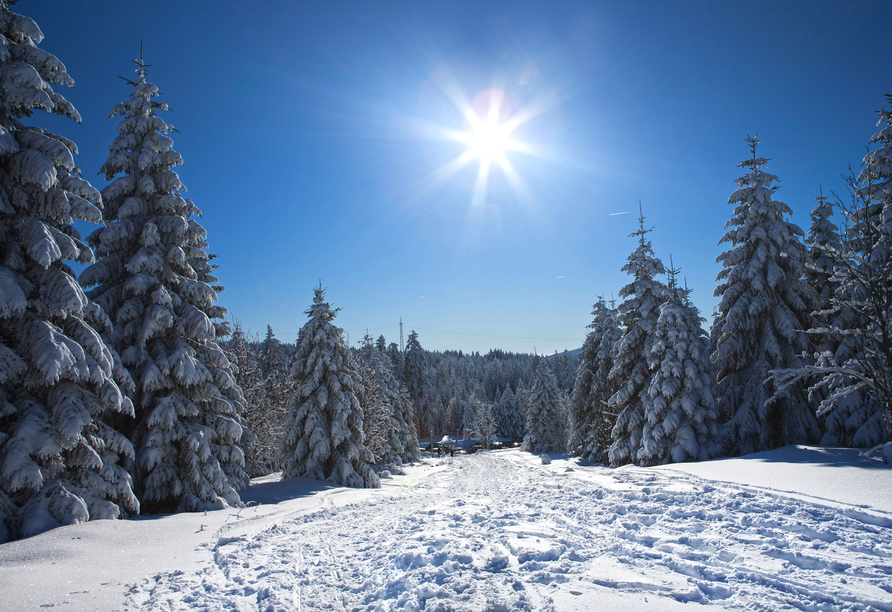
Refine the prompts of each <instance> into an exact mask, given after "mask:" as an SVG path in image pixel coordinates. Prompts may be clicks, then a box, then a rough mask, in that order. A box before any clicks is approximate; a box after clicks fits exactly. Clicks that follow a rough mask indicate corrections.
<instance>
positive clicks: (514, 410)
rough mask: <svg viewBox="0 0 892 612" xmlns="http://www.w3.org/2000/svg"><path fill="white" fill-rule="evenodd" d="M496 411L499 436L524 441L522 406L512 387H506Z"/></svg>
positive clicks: (495, 408)
mask: <svg viewBox="0 0 892 612" xmlns="http://www.w3.org/2000/svg"><path fill="white" fill-rule="evenodd" d="M494 411H495V415H496V428H497V432H498V436H499V437H500V438H507V439H508V440H522V439H523V434H524V431H523V414H521V411H520V406H519V405H518V403H517V399H516V398H515V397H514V392H513V391H511V387H505V390H504V391H502V395H501V396H500V397H499V401H498V404H496V406H495V407H494Z"/></svg>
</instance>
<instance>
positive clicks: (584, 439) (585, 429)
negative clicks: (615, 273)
mask: <svg viewBox="0 0 892 612" xmlns="http://www.w3.org/2000/svg"><path fill="white" fill-rule="evenodd" d="M592 314H593V315H595V318H594V320H593V321H592V324H591V325H589V326H588V327H589V329H591V331H590V332H589V334H588V336H586V338H585V342H583V343H582V353H581V354H580V355H579V366H578V367H577V368H576V383H575V384H574V386H573V396H572V400H571V404H570V442H569V443H568V447H569V450H570V452H571V453H573V454H574V455H578V456H579V457H582V458H583V459H586V460H588V461H591V462H593V463H606V462H607V449H608V448H610V432H611V431H612V430H613V426H614V425H615V422H616V419H615V418H613V417H612V416H610V413H609V412H608V410H607V401H608V400H609V399H610V398H611V396H613V394H614V393H616V391H617V390H618V388H617V384H616V381H615V380H611V379H610V370H611V369H613V357H614V350H615V347H616V344H617V342H618V341H619V339H620V337H621V336H622V330H620V328H619V323H618V322H617V320H616V311H615V310H614V309H613V308H610V307H608V306H607V304H606V303H605V302H604V298H603V297H601V296H598V301H597V302H596V303H595V305H594V307H593V308H592Z"/></svg>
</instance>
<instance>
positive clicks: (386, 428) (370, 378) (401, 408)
mask: <svg viewBox="0 0 892 612" xmlns="http://www.w3.org/2000/svg"><path fill="white" fill-rule="evenodd" d="M358 361H359V365H360V374H361V376H362V379H363V388H364V390H363V394H362V395H361V396H360V397H359V399H360V405H362V407H363V414H364V419H365V420H364V423H365V425H364V431H365V433H366V446H368V447H369V450H371V451H372V453H373V454H374V455H375V457H376V459H377V460H378V463H381V464H393V465H397V466H399V465H401V464H402V463H403V462H407V463H410V462H413V461H418V460H419V459H420V457H421V454H420V452H419V449H418V438H417V436H416V435H415V426H414V423H413V420H412V418H411V416H412V415H411V402H410V401H409V396H408V392H407V391H406V388H405V387H403V386H402V385H401V384H400V383H399V381H398V380H397V379H396V377H395V376H394V375H393V369H392V366H391V364H390V358H389V357H388V356H387V354H386V353H385V352H383V351H381V350H378V349H377V348H376V347H375V345H373V344H372V339H371V337H370V336H368V335H366V337H365V338H363V342H362V347H361V348H360V350H359V351H358ZM367 404H368V409H367V408H366V406H367ZM379 404H380V405H379Z"/></svg>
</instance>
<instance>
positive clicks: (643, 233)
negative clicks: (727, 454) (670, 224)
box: [607, 213, 666, 467]
mask: <svg viewBox="0 0 892 612" xmlns="http://www.w3.org/2000/svg"><path fill="white" fill-rule="evenodd" d="M651 231H652V230H649V229H644V214H643V213H642V214H639V217H638V231H637V232H633V233H632V234H631V236H632V237H637V238H638V247H637V248H636V249H635V250H634V251H633V252H632V254H631V255H629V258H628V263H626V265H624V266H623V271H624V272H626V273H627V274H629V275H630V276H631V277H632V282H631V283H629V284H628V285H626V286H625V287H623V288H622V290H620V292H619V296H620V297H621V298H623V302H622V303H621V304H620V306H619V315H618V317H617V318H618V319H619V322H620V323H621V324H622V326H623V335H622V338H620V340H619V342H618V343H617V344H616V345H615V349H614V350H615V355H614V362H613V369H612V370H611V371H610V376H609V381H610V383H611V384H615V385H617V386H618V390H617V392H616V393H614V394H613V395H612V396H611V397H610V399H609V400H608V401H607V410H608V411H609V412H610V413H612V414H614V415H616V417H615V418H616V424H615V425H614V426H613V430H612V431H611V433H610V436H611V440H612V442H611V444H610V448H609V450H608V460H609V462H610V465H611V466H613V467H617V466H620V465H624V464H626V463H634V462H635V460H636V459H637V457H638V450H639V449H640V448H641V436H642V431H643V428H644V403H643V402H644V396H645V394H646V393H647V391H648V389H649V388H650V379H651V375H652V370H651V369H650V367H649V366H648V356H649V355H650V353H651V349H652V348H653V341H654V338H653V331H654V327H655V326H656V324H657V319H658V318H659V316H660V305H661V304H662V303H663V301H664V300H665V296H666V285H664V284H663V283H661V282H660V281H659V280H657V278H656V277H657V276H658V275H660V274H665V272H666V270H665V268H664V267H663V262H661V261H660V260H659V259H657V258H656V257H654V252H653V249H652V247H651V244H650V241H649V240H647V234H648V233H650V232H651Z"/></svg>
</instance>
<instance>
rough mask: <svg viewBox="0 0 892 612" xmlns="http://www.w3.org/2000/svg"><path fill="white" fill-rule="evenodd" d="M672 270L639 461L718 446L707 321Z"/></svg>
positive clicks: (690, 455)
mask: <svg viewBox="0 0 892 612" xmlns="http://www.w3.org/2000/svg"><path fill="white" fill-rule="evenodd" d="M676 274H677V271H676V270H672V269H670V270H669V287H668V290H667V299H666V302H664V303H663V305H662V306H660V316H659V318H658V319H657V324H656V326H655V327H654V331H653V337H654V342H653V347H652V348H651V351H650V355H649V362H648V363H649V367H650V369H651V370H652V371H653V374H651V378H650V388H649V389H648V391H647V393H646V394H645V396H644V429H643V431H642V438H641V448H640V449H639V450H638V455H637V459H638V464H639V465H645V466H647V465H663V464H665V463H680V462H682V461H701V460H705V459H709V458H710V457H711V456H712V455H714V454H715V453H716V452H717V450H718V448H717V447H718V424H717V413H716V408H715V404H716V396H717V392H716V388H715V371H714V370H713V368H712V362H711V361H710V359H709V353H708V347H709V341H708V339H707V336H706V332H705V331H703V328H702V327H701V326H700V325H701V323H702V322H703V321H704V319H703V318H702V317H700V313H699V311H698V310H697V308H696V307H695V306H694V305H693V304H691V302H690V300H689V299H688V291H687V290H686V289H682V288H681V287H679V286H678V285H677V283H676V278H675V275H676Z"/></svg>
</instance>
